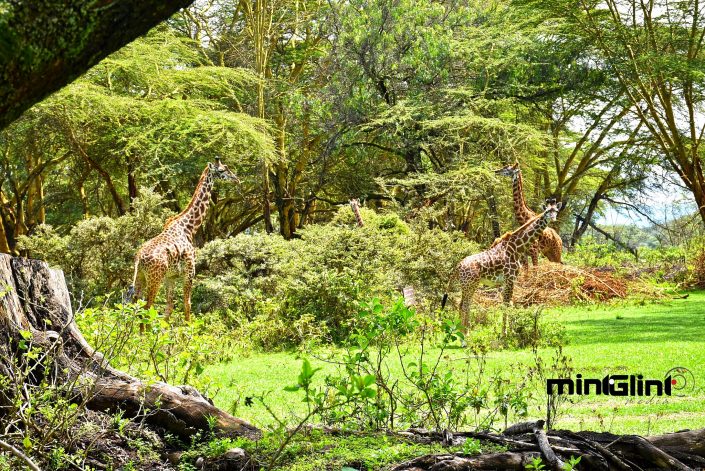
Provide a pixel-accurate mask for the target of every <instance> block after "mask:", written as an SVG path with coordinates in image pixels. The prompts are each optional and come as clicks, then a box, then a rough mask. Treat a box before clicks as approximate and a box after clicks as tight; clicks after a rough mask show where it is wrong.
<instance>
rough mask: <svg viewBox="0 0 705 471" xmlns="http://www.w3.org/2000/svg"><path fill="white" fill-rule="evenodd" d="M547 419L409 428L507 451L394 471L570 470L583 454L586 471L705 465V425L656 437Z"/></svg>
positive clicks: (426, 461)
mask: <svg viewBox="0 0 705 471" xmlns="http://www.w3.org/2000/svg"><path fill="white" fill-rule="evenodd" d="M543 425H544V421H543V420H539V421H536V422H523V423H520V424H517V425H513V426H511V427H509V428H508V429H507V430H505V431H504V432H503V433H501V434H494V433H483V432H465V433H455V434H452V435H451V434H449V433H447V432H446V433H435V432H426V431H422V430H412V431H409V432H408V433H409V435H410V438H411V436H414V437H415V438H416V439H418V440H426V441H429V442H432V441H440V442H443V443H447V444H449V445H458V444H461V443H462V442H464V441H465V440H467V439H469V438H472V439H478V440H480V441H481V442H485V443H488V442H489V443H493V444H497V445H501V446H503V447H505V448H506V450H507V451H503V452H500V453H488V454H480V455H472V456H471V455H465V454H462V453H455V454H451V453H448V454H440V455H425V456H421V457H418V458H414V459H412V460H409V461H407V462H405V463H402V464H400V465H398V466H396V467H395V468H393V471H426V470H429V471H430V470H433V471H463V470H485V469H486V470H489V469H502V470H515V469H516V470H523V469H525V468H526V466H527V465H530V464H532V463H537V462H538V459H540V460H541V463H542V464H543V465H544V467H545V468H541V469H547V470H563V469H569V467H568V466H566V464H567V463H570V462H571V461H572V462H573V463H575V462H576V461H578V459H579V465H578V466H577V468H576V469H580V470H613V469H615V470H644V469H671V470H692V469H703V467H705V429H700V430H692V431H690V430H689V431H681V432H675V433H668V434H665V435H659V436H654V437H647V438H644V437H640V436H638V435H614V434H611V433H606V432H602V433H599V432H588V431H583V432H571V431H567V430H550V431H548V432H547V431H545V430H544V429H543Z"/></svg>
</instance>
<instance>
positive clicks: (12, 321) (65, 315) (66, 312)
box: [0, 254, 261, 439]
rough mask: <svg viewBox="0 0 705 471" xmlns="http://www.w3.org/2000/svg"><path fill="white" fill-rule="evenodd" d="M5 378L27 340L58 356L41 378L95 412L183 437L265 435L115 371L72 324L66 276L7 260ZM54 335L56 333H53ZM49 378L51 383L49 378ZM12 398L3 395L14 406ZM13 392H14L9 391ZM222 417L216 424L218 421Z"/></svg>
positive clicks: (0, 315) (1, 365)
mask: <svg viewBox="0 0 705 471" xmlns="http://www.w3.org/2000/svg"><path fill="white" fill-rule="evenodd" d="M0 286H2V287H3V293H4V295H3V296H2V299H1V300H0V373H5V372H10V371H12V369H13V368H14V367H15V365H16V364H17V363H18V362H20V363H21V362H22V361H27V362H28V361H30V360H27V359H26V358H23V357H24V355H25V353H26V349H25V348H23V347H22V345H23V341H24V342H25V343H26V340H27V338H30V339H31V343H32V345H33V346H35V347H38V348H39V349H41V350H42V351H51V352H52V355H51V358H52V360H53V364H52V367H51V368H47V367H46V366H45V365H39V366H37V367H36V368H35V369H34V370H35V371H36V373H35V375H34V377H30V378H29V379H31V380H33V381H34V382H36V383H37V384H39V383H40V382H41V381H42V380H45V379H50V381H51V382H54V383H57V382H61V383H63V384H71V385H74V386H73V387H72V397H71V399H72V400H74V401H79V402H84V403H85V404H86V406H87V407H88V408H89V409H92V410H98V411H109V412H117V411H118V410H121V411H123V412H124V414H125V416H126V417H135V416H137V415H138V414H142V415H145V416H146V418H145V420H146V422H147V423H149V424H152V425H154V426H157V427H160V428H162V429H163V430H166V431H168V432H171V433H173V434H175V435H178V436H179V437H182V438H187V437H189V436H191V435H192V434H193V433H195V432H197V431H199V430H203V431H208V430H210V424H209V420H210V421H211V423H213V424H214V427H215V432H216V433H218V434H220V435H223V436H243V437H247V438H252V439H256V438H258V437H259V436H260V435H261V433H260V431H259V430H258V429H257V428H256V427H254V426H252V425H251V424H249V423H247V422H245V421H244V420H241V419H238V418H236V417H233V416H231V415H230V414H228V413H226V412H223V411H221V410H220V409H218V408H217V407H215V406H214V405H213V404H212V402H211V401H209V400H208V399H207V398H205V397H204V396H203V395H201V394H200V393H199V392H198V391H196V389H194V388H192V387H190V386H172V385H169V384H166V383H145V382H143V381H140V380H139V379H137V378H134V377H132V376H130V375H128V374H126V373H124V372H122V371H119V370H116V369H115V368H113V367H111V366H110V365H109V364H108V362H107V361H106V359H105V357H104V356H103V355H102V354H100V353H99V352H96V351H95V350H94V349H93V348H92V347H91V346H90V345H88V342H86V340H85V338H84V337H83V335H82V334H81V332H80V330H79V329H78V327H77V326H76V324H75V322H74V319H73V312H72V308H71V303H70V298H69V293H68V290H67V288H66V282H65V280H64V275H63V272H61V271H60V270H55V269H51V268H49V266H48V265H47V264H46V263H45V262H42V261H39V260H29V259H25V258H13V257H11V256H9V255H6V254H0ZM51 329H55V330H51ZM48 377H50V378H48ZM7 394H8V393H5V394H4V395H3V399H4V400H7V399H8V398H7V397H6V395H7ZM10 394H11V393H10ZM213 419H215V420H213Z"/></svg>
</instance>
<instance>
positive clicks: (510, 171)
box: [494, 162, 520, 180]
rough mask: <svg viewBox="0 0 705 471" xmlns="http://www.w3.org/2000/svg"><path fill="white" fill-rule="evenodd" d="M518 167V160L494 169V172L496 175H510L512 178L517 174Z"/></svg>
mask: <svg viewBox="0 0 705 471" xmlns="http://www.w3.org/2000/svg"><path fill="white" fill-rule="evenodd" d="M519 172H520V169H519V162H514V163H513V164H511V165H506V166H504V167H502V168H500V169H499V170H495V171H494V173H496V174H497V175H501V176H503V177H511V178H512V180H513V179H515V178H516V176H517V175H519Z"/></svg>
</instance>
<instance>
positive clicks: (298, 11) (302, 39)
mask: <svg viewBox="0 0 705 471" xmlns="http://www.w3.org/2000/svg"><path fill="white" fill-rule="evenodd" d="M326 9H327V8H326V6H325V3H324V2H321V1H320V0H309V1H295V2H291V1H288V0H269V1H264V2H259V1H257V2H250V1H240V2H233V1H230V0H225V1H215V0H212V1H203V2H197V3H196V4H195V5H194V6H193V7H192V8H190V9H188V10H186V11H185V12H184V13H183V15H182V16H181V17H180V18H179V19H178V21H175V22H174V24H175V26H176V28H177V29H179V30H180V31H182V32H183V33H185V34H188V35H189V36H190V37H192V38H194V39H196V40H198V41H199V42H200V43H201V44H202V45H203V47H202V51H203V54H204V55H205V56H208V57H210V58H211V60H212V61H214V62H216V63H219V64H222V65H224V66H228V67H247V68H248V69H249V70H252V72H253V73H254V75H255V76H256V77H257V78H258V81H257V83H256V91H257V93H256V100H250V101H249V102H247V103H245V104H244V106H245V107H246V108H249V109H250V110H251V113H252V114H254V115H256V116H258V117H259V118H261V119H268V120H269V122H270V125H271V126H272V129H273V139H274V148H275V151H276V152H275V154H274V158H273V159H263V160H262V172H261V186H262V204H263V207H262V212H261V216H260V217H258V218H257V219H260V220H262V221H263V222H264V227H265V230H266V231H267V232H271V231H273V229H274V226H273V224H272V222H271V216H270V211H271V203H272V202H274V204H275V207H276V211H277V214H278V223H279V224H278V226H279V231H280V233H281V234H282V235H283V236H284V237H285V238H287V239H289V238H291V237H292V236H293V235H294V232H295V230H296V228H297V227H298V225H299V224H300V221H301V217H300V216H301V212H302V206H303V205H301V204H300V203H301V202H302V201H303V197H302V194H305V193H306V190H305V189H302V188H301V186H302V184H303V183H304V180H305V179H306V177H307V176H308V175H307V174H308V170H309V167H310V161H311V159H312V157H313V156H314V155H315V153H316V151H317V149H318V148H319V147H318V146H319V144H320V143H321V142H322V140H323V138H322V133H321V132H320V130H319V129H317V128H316V124H317V123H319V122H320V119H318V118H319V116H320V114H321V112H323V111H324V110H325V105H324V104H323V103H322V102H321V100H320V96H317V94H316V91H317V90H318V89H319V88H320V87H322V86H323V82H322V80H323V74H322V69H321V60H322V57H323V55H324V51H325V46H326V38H327V33H326V26H327V22H326ZM224 216H225V215H224Z"/></svg>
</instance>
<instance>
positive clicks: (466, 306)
mask: <svg viewBox="0 0 705 471" xmlns="http://www.w3.org/2000/svg"><path fill="white" fill-rule="evenodd" d="M560 209H561V203H557V202H556V201H555V200H547V202H546V207H545V210H544V211H543V212H542V213H541V214H538V215H537V216H536V217H534V218H533V219H530V220H529V221H528V222H526V223H525V224H524V225H523V226H521V227H519V228H518V229H516V230H515V231H513V232H507V233H506V234H504V235H503V236H502V237H500V238H498V239H497V240H496V241H495V243H494V244H492V247H490V248H489V249H487V250H485V251H483V252H480V253H478V254H474V255H470V256H469V257H465V258H464V259H463V260H462V261H461V262H460V263H459V264H458V265H457V266H456V267H455V269H454V270H453V272H452V273H451V276H450V279H449V281H448V289H450V287H451V284H452V283H453V282H454V281H460V285H461V287H462V300H461V302H460V311H461V314H462V323H463V326H464V327H466V328H467V327H469V322H468V314H469V312H470V304H471V302H472V296H473V294H474V293H475V290H476V289H477V287H478V285H479V284H480V283H486V284H490V285H493V284H499V283H504V287H503V290H502V300H503V302H504V303H505V304H511V302H512V293H513V291H514V282H515V281H516V279H517V276H518V274H519V268H520V266H521V264H520V262H521V259H523V258H524V257H525V254H526V252H527V251H528V250H529V248H530V247H531V244H532V243H533V242H534V241H535V240H536V238H537V237H538V236H539V234H540V233H541V231H543V230H544V228H545V227H546V226H547V225H548V223H549V221H555V220H556V216H557V215H558V211H559V210H560ZM447 298H448V294H447V293H446V294H445V295H444V296H443V304H445V301H446V300H447Z"/></svg>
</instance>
